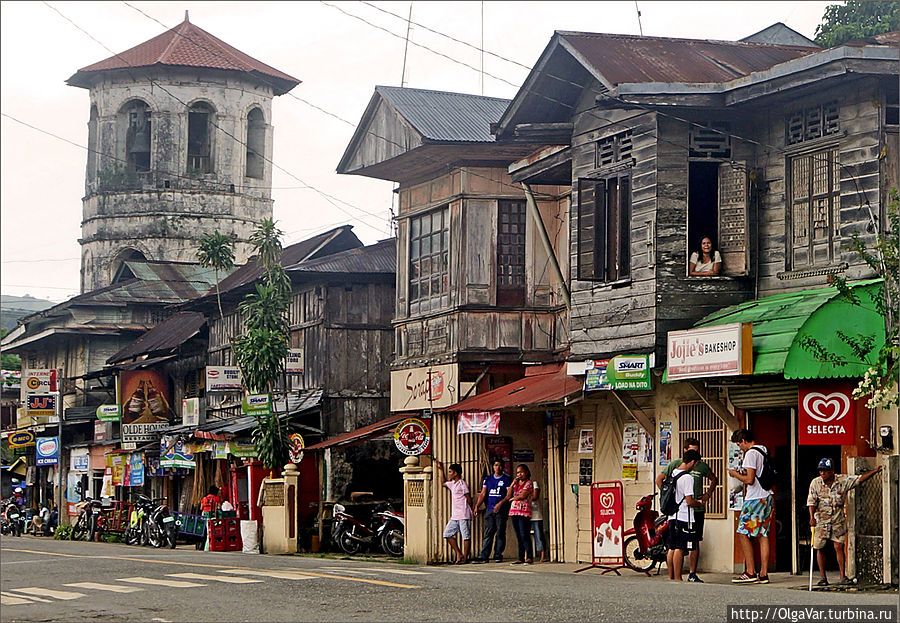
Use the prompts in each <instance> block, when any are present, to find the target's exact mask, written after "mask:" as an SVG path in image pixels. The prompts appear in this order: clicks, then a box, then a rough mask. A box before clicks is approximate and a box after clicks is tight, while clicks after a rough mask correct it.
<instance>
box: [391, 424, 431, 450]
mask: <svg viewBox="0 0 900 623" xmlns="http://www.w3.org/2000/svg"><path fill="white" fill-rule="evenodd" d="M394 445H395V446H397V449H398V450H400V452H402V453H403V454H405V455H407V456H418V455H420V454H430V453H431V429H430V427H429V425H428V422H426V421H425V420H420V419H418V418H407V419H405V420H403V421H402V422H400V423H399V424H397V428H395V429H394Z"/></svg>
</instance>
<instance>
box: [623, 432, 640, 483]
mask: <svg viewBox="0 0 900 623" xmlns="http://www.w3.org/2000/svg"><path fill="white" fill-rule="evenodd" d="M639 439H640V426H638V425H637V424H626V425H625V428H624V430H623V432H622V480H637V464H638V452H639V451H640V443H639V441H638V440H639Z"/></svg>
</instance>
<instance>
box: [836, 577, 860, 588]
mask: <svg viewBox="0 0 900 623" xmlns="http://www.w3.org/2000/svg"><path fill="white" fill-rule="evenodd" d="M837 585H838V586H854V585H856V582H854V581H853V580H851V579H850V578H844V579H843V580H841V581H840V582H838V583H837Z"/></svg>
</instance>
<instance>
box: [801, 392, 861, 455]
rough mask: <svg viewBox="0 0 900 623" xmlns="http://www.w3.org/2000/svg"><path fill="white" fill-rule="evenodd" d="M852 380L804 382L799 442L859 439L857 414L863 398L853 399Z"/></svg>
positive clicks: (833, 442)
mask: <svg viewBox="0 0 900 623" xmlns="http://www.w3.org/2000/svg"><path fill="white" fill-rule="evenodd" d="M853 388H854V385H853V384H852V383H841V382H837V383H835V382H828V383H803V384H801V385H800V392H799V394H800V396H799V403H798V404H799V406H800V408H799V410H798V411H797V424H798V426H799V431H798V433H799V435H798V437H797V442H798V443H799V444H800V445H801V446H818V445H823V446H825V445H842V446H849V445H853V444H854V443H856V414H857V412H858V410H859V409H860V408H861V405H860V402H859V401H858V400H854V399H853Z"/></svg>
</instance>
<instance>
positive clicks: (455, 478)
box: [435, 461, 473, 565]
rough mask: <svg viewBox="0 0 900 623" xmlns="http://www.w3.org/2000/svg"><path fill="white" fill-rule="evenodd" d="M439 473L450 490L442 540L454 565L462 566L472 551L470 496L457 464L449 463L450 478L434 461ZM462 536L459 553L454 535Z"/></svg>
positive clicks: (442, 467) (437, 462)
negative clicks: (454, 556) (448, 510)
mask: <svg viewBox="0 0 900 623" xmlns="http://www.w3.org/2000/svg"><path fill="white" fill-rule="evenodd" d="M435 464H436V465H437V467H438V469H439V470H440V472H441V480H442V481H443V483H444V486H445V487H447V488H448V489H450V521H448V522H447V526H446V527H445V528H444V538H445V539H447V544H448V545H450V549H452V550H453V553H454V554H456V564H458V565H463V564H465V563H467V562H469V552H470V551H471V549H472V514H473V513H472V496H471V494H470V493H469V485H467V484H466V481H465V480H463V479H462V467H461V466H460V465H459V463H451V464H450V466H449V468H448V471H449V472H450V478H449V480H448V479H447V475H446V474H445V473H444V464H443V463H441V462H440V461H435ZM457 534H459V535H460V536H462V540H463V551H460V549H459V545H458V544H457V542H456V535H457Z"/></svg>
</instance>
